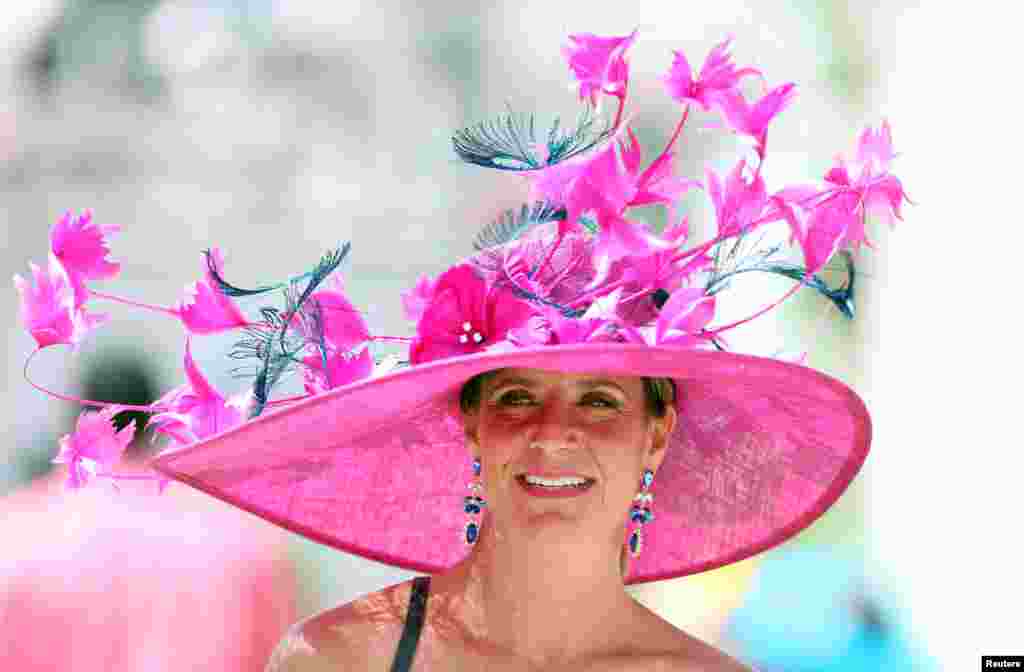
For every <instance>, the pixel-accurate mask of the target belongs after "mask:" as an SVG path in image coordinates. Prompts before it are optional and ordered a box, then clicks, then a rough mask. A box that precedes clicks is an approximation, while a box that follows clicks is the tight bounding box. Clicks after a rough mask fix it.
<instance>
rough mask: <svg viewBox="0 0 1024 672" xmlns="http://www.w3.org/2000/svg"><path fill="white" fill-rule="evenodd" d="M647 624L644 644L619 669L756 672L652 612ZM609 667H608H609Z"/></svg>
mask: <svg viewBox="0 0 1024 672" xmlns="http://www.w3.org/2000/svg"><path fill="white" fill-rule="evenodd" d="M648 613H649V616H650V617H653V618H650V620H649V622H648V623H646V624H645V625H646V628H645V631H646V634H647V637H645V638H644V640H643V644H642V645H641V646H640V647H639V648H638V650H636V651H634V652H633V655H632V656H629V657H631V658H632V659H633V660H632V665H629V666H624V667H621V668H617V669H622V670H626V669H628V670H634V669H635V670H637V671H638V672H639V671H640V670H651V671H654V670H657V671H659V672H755V671H754V670H752V669H751V668H750V667H748V666H747V665H744V664H743V663H742V662H740V661H738V660H736V659H735V658H733V657H732V656H730V655H728V654H727V653H725V652H724V651H722V650H721V649H718V648H716V647H714V646H712V645H711V644H708V643H707V642H705V641H704V640H702V639H699V638H697V637H694V636H693V635H691V634H689V633H687V632H685V631H683V630H681V629H679V628H677V627H676V626H674V625H672V624H671V623H669V622H668V621H666V620H665V619H663V618H662V617H661V616H659V615H657V614H655V613H654V612H648ZM609 669H611V668H609Z"/></svg>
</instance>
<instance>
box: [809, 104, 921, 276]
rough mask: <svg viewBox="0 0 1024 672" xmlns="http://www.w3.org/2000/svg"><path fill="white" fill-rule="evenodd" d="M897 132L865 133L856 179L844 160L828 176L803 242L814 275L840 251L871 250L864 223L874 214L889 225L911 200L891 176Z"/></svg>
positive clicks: (886, 129)
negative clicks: (865, 248)
mask: <svg viewBox="0 0 1024 672" xmlns="http://www.w3.org/2000/svg"><path fill="white" fill-rule="evenodd" d="M895 156H896V154H895V152H893V149H892V131H891V129H890V128H889V124H888V122H883V123H882V126H881V128H880V129H879V130H877V131H876V130H874V129H871V128H867V129H865V130H864V131H863V132H862V133H861V136H860V139H859V142H858V146H857V160H856V161H855V162H854V164H853V166H852V167H853V168H854V169H855V171H856V173H857V177H856V178H853V177H851V171H850V166H847V164H846V162H845V161H843V159H842V158H841V157H840V158H838V159H837V160H836V163H835V165H834V166H833V167H832V168H831V169H830V170H829V171H828V172H827V173H826V174H825V181H826V183H828V185H829V186H828V187H827V188H826V189H825V190H823V191H821V192H820V193H819V196H821V197H822V198H819V199H818V200H817V201H816V203H815V204H814V205H813V206H812V207H811V208H810V209H811V213H810V216H809V217H808V219H807V225H806V232H805V234H804V238H803V241H802V243H801V244H802V245H803V248H804V257H805V265H806V266H807V268H808V270H809V271H810V272H813V271H815V270H818V269H820V268H821V267H822V266H824V265H825V264H826V263H828V260H829V259H830V258H831V257H832V255H833V254H834V253H835V252H836V251H837V250H840V249H853V250H856V249H857V248H859V247H860V245H861V244H865V245H867V246H868V247H870V246H871V242H870V241H869V240H868V239H867V231H866V229H865V220H866V218H867V217H868V216H869V215H875V216H877V217H880V218H881V219H882V220H884V221H886V222H887V223H888V224H889V226H890V227H891V226H893V225H894V224H895V220H896V219H900V218H901V215H900V206H901V205H902V204H903V201H905V200H908V199H907V195H906V193H905V192H904V191H903V185H902V183H901V182H900V180H899V178H897V177H896V176H894V175H892V174H890V173H889V167H890V164H891V163H892V159H893V158H894V157H895Z"/></svg>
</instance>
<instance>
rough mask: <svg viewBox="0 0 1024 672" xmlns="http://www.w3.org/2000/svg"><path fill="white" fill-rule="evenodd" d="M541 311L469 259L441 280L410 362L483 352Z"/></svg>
mask: <svg viewBox="0 0 1024 672" xmlns="http://www.w3.org/2000/svg"><path fill="white" fill-rule="evenodd" d="M536 312H537V311H536V309H535V308H534V306H533V305H531V304H530V303H527V302H526V301H522V300H520V299H518V298H516V296H515V295H514V294H513V293H512V292H511V291H509V290H508V289H505V288H503V287H500V286H492V285H488V284H487V282H486V281H485V280H484V279H483V278H481V277H480V276H478V275H477V274H476V272H474V270H473V268H472V267H471V266H469V265H468V264H459V265H458V266H454V267H452V268H450V269H449V270H447V271H445V272H444V273H443V274H442V275H441V276H440V277H439V278H438V279H437V285H436V286H435V288H434V295H433V297H432V298H431V301H430V305H428V306H427V308H426V310H424V311H423V315H422V317H420V321H419V324H417V325H416V338H415V339H414V340H413V342H412V345H411V346H410V348H409V361H410V363H412V364H420V363H423V362H430V361H433V360H435V359H443V358H445V357H455V356H458V355H468V354H471V353H474V352H479V351H481V350H484V349H486V348H488V347H490V346H493V345H495V344H496V343H499V342H501V341H503V340H505V338H506V335H507V333H508V331H509V330H510V329H515V328H517V327H520V326H522V325H523V324H525V323H526V321H527V320H528V319H530V317H532V316H533V315H535V314H536Z"/></svg>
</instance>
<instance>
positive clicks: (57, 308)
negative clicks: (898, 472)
mask: <svg viewBox="0 0 1024 672" xmlns="http://www.w3.org/2000/svg"><path fill="white" fill-rule="evenodd" d="M29 267H30V268H31V269H32V279H33V281H34V282H28V281H26V280H25V279H24V278H22V277H21V276H20V275H15V276H14V287H15V289H17V290H18V296H19V298H20V300H21V320H22V323H23V324H24V325H25V328H26V329H28V331H29V333H30V334H32V338H34V339H35V341H36V343H37V344H38V346H39V347H40V348H45V347H48V346H50V345H57V344H59V343H67V344H68V345H71V346H72V347H77V346H78V345H79V344H80V343H81V342H82V340H83V339H84V338H85V336H86V335H87V334H88V333H89V331H91V330H92V329H94V328H96V327H98V326H99V325H101V324H103V323H104V322H105V321H106V320H107V316H106V315H102V314H89V313H87V312H86V310H85V306H82V305H76V300H75V291H74V288H73V286H72V282H71V279H70V278H69V277H68V275H67V273H66V272H65V270H64V267H63V266H62V265H61V262H60V260H59V259H57V257H56V256H54V255H53V253H52V252H51V253H50V255H49V263H48V264H47V267H46V270H45V271H44V270H43V269H41V268H39V267H38V266H36V265H35V264H34V263H31V262H30V263H29Z"/></svg>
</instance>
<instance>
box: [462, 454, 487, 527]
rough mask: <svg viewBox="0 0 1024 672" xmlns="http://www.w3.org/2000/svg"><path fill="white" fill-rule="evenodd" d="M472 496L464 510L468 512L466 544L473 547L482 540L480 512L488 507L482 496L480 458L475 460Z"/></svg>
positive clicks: (464, 504) (468, 497)
mask: <svg viewBox="0 0 1024 672" xmlns="http://www.w3.org/2000/svg"><path fill="white" fill-rule="evenodd" d="M469 492H470V494H468V495H466V498H465V500H464V502H463V510H464V511H465V512H466V516H467V517H468V519H467V520H466V533H465V542H466V545H467V546H472V545H473V544H475V543H476V540H477V539H479V538H480V519H479V517H480V512H481V510H482V509H483V508H484V507H485V506H487V502H486V501H484V498H483V497H481V496H480V494H481V493H482V492H483V486H482V485H481V484H480V458H479V457H474V458H473V480H472V481H470V483H469Z"/></svg>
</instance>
